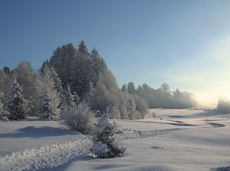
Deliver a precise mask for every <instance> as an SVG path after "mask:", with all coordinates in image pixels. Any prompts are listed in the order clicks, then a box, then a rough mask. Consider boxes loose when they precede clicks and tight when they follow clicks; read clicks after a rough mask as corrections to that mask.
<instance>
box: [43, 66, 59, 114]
mask: <svg viewBox="0 0 230 171" xmlns="http://www.w3.org/2000/svg"><path fill="white" fill-rule="evenodd" d="M40 74H41V77H42V82H43V87H44V88H43V93H42V96H44V95H47V96H48V97H49V99H50V100H51V102H52V106H53V110H54V111H53V112H54V113H55V115H57V116H58V115H59V114H60V110H61V106H60V105H61V98H62V93H63V92H62V87H61V85H60V84H61V83H60V82H58V81H57V80H59V78H58V77H57V75H56V72H55V70H54V69H52V67H49V66H48V65H44V68H43V69H42V70H41V73H40ZM60 91H61V92H60Z"/></svg>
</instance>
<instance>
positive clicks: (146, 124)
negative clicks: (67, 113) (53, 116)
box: [0, 109, 230, 171]
mask: <svg viewBox="0 0 230 171" xmlns="http://www.w3.org/2000/svg"><path fill="white" fill-rule="evenodd" d="M152 113H154V115H155V116H154V117H153V114H152ZM117 122H118V125H119V126H120V127H121V130H122V133H120V134H118V135H117V138H119V139H121V141H123V142H124V143H125V144H126V145H127V151H126V154H125V157H122V158H115V159H95V158H93V157H92V156H91V155H90V153H89V149H90V147H91V145H92V143H91V137H90V136H84V135H81V134H79V133H76V132H73V131H70V130H68V129H66V128H65V127H64V126H63V125H60V124H59V123H58V122H55V121H17V122H16V121H13V122H0V171H7V170H13V171H21V170H39V171H84V170H92V171H94V170H103V171H112V170H115V171H124V170H130V171H131V170H132V171H208V170H210V169H211V168H218V167H223V166H229V165H230V114H220V113H217V112H214V111H203V110H190V109H183V110H181V109H180V110H179V109H153V110H150V111H149V114H148V115H147V116H146V118H145V119H142V120H133V121H128V120H119V121H117Z"/></svg>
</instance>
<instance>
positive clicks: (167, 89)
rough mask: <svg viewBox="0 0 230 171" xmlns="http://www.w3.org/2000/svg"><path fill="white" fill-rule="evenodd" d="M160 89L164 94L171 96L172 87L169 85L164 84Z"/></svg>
mask: <svg viewBox="0 0 230 171" xmlns="http://www.w3.org/2000/svg"><path fill="white" fill-rule="evenodd" d="M160 89H161V90H162V92H163V93H166V94H170V87H169V85H168V84H166V83H164V84H162V85H161V87H160Z"/></svg>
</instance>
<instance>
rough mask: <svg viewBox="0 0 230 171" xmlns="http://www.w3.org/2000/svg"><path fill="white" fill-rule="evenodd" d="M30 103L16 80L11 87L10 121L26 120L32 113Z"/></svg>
mask: <svg viewBox="0 0 230 171" xmlns="http://www.w3.org/2000/svg"><path fill="white" fill-rule="evenodd" d="M29 104H30V102H29V101H28V100H26V99H25V98H24V96H23V89H22V87H21V86H20V85H19V84H18V82H17V81H16V80H15V81H14V82H13V84H12V86H11V90H10V97H9V102H8V110H9V113H10V115H9V119H13V120H18V119H25V118H26V117H27V116H28V113H29V111H30V106H29Z"/></svg>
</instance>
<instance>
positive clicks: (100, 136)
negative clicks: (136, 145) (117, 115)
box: [92, 113, 126, 158]
mask: <svg viewBox="0 0 230 171" xmlns="http://www.w3.org/2000/svg"><path fill="white" fill-rule="evenodd" d="M116 130H117V125H116V123H115V121H114V120H113V122H111V121H110V120H109V114H108V113H105V114H104V115H102V117H101V118H100V119H99V120H98V123H97V128H96V133H95V136H94V145H93V147H92V153H93V154H94V155H95V156H96V157H98V158H114V157H122V156H123V155H124V152H125V150H126V147H124V146H123V145H121V144H120V143H119V142H117V141H116V139H115V136H114V135H115V132H116Z"/></svg>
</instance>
